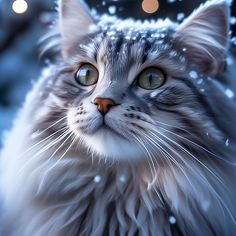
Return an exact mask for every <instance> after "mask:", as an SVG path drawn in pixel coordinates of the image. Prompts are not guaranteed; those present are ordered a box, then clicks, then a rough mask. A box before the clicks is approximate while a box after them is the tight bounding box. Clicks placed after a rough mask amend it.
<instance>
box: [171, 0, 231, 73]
mask: <svg viewBox="0 0 236 236" xmlns="http://www.w3.org/2000/svg"><path fill="white" fill-rule="evenodd" d="M229 10H230V1H229V0H211V1H208V2H207V3H205V4H203V5H202V6H200V7H199V8H198V9H197V10H196V11H194V12H193V13H192V14H191V15H190V16H189V17H188V18H187V19H185V21H184V22H183V23H182V24H180V25H179V26H178V28H177V31H176V32H177V38H178V40H179V42H180V44H181V45H185V46H186V48H187V50H188V55H189V63H190V66H192V67H193V68H196V69H197V70H199V71H201V72H203V73H205V74H207V75H217V74H218V73H220V72H222V70H223V68H224V66H225V57H226V53H227V49H228V44H229V14H230V13H229Z"/></svg>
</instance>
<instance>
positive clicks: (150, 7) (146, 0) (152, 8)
mask: <svg viewBox="0 0 236 236" xmlns="http://www.w3.org/2000/svg"><path fill="white" fill-rule="evenodd" d="M142 8H143V10H144V11H145V12H146V13H149V14H152V13H154V12H156V11H157V10H158V8H159V2H158V1H157V0H143V2H142Z"/></svg>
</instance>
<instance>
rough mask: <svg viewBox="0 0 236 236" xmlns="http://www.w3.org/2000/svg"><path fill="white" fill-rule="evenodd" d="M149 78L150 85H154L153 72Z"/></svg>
mask: <svg viewBox="0 0 236 236" xmlns="http://www.w3.org/2000/svg"><path fill="white" fill-rule="evenodd" d="M148 80H149V85H150V86H152V82H153V75H152V74H150V75H149V77H148Z"/></svg>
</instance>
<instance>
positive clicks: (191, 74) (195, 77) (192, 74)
mask: <svg viewBox="0 0 236 236" xmlns="http://www.w3.org/2000/svg"><path fill="white" fill-rule="evenodd" d="M189 75H190V77H191V78H192V79H197V78H198V73H197V72H196V71H194V70H192V71H190V72H189Z"/></svg>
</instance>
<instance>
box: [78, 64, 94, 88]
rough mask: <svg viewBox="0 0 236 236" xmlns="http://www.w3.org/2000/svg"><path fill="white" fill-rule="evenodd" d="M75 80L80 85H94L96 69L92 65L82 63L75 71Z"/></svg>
mask: <svg viewBox="0 0 236 236" xmlns="http://www.w3.org/2000/svg"><path fill="white" fill-rule="evenodd" d="M75 81H76V82H77V83H78V84H80V85H82V86H90V85H94V84H96V83H97V81H98V71H97V69H96V68H95V67H94V66H93V65H91V64H84V65H82V66H81V67H80V68H79V70H78V71H77V72H76V73H75Z"/></svg>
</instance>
